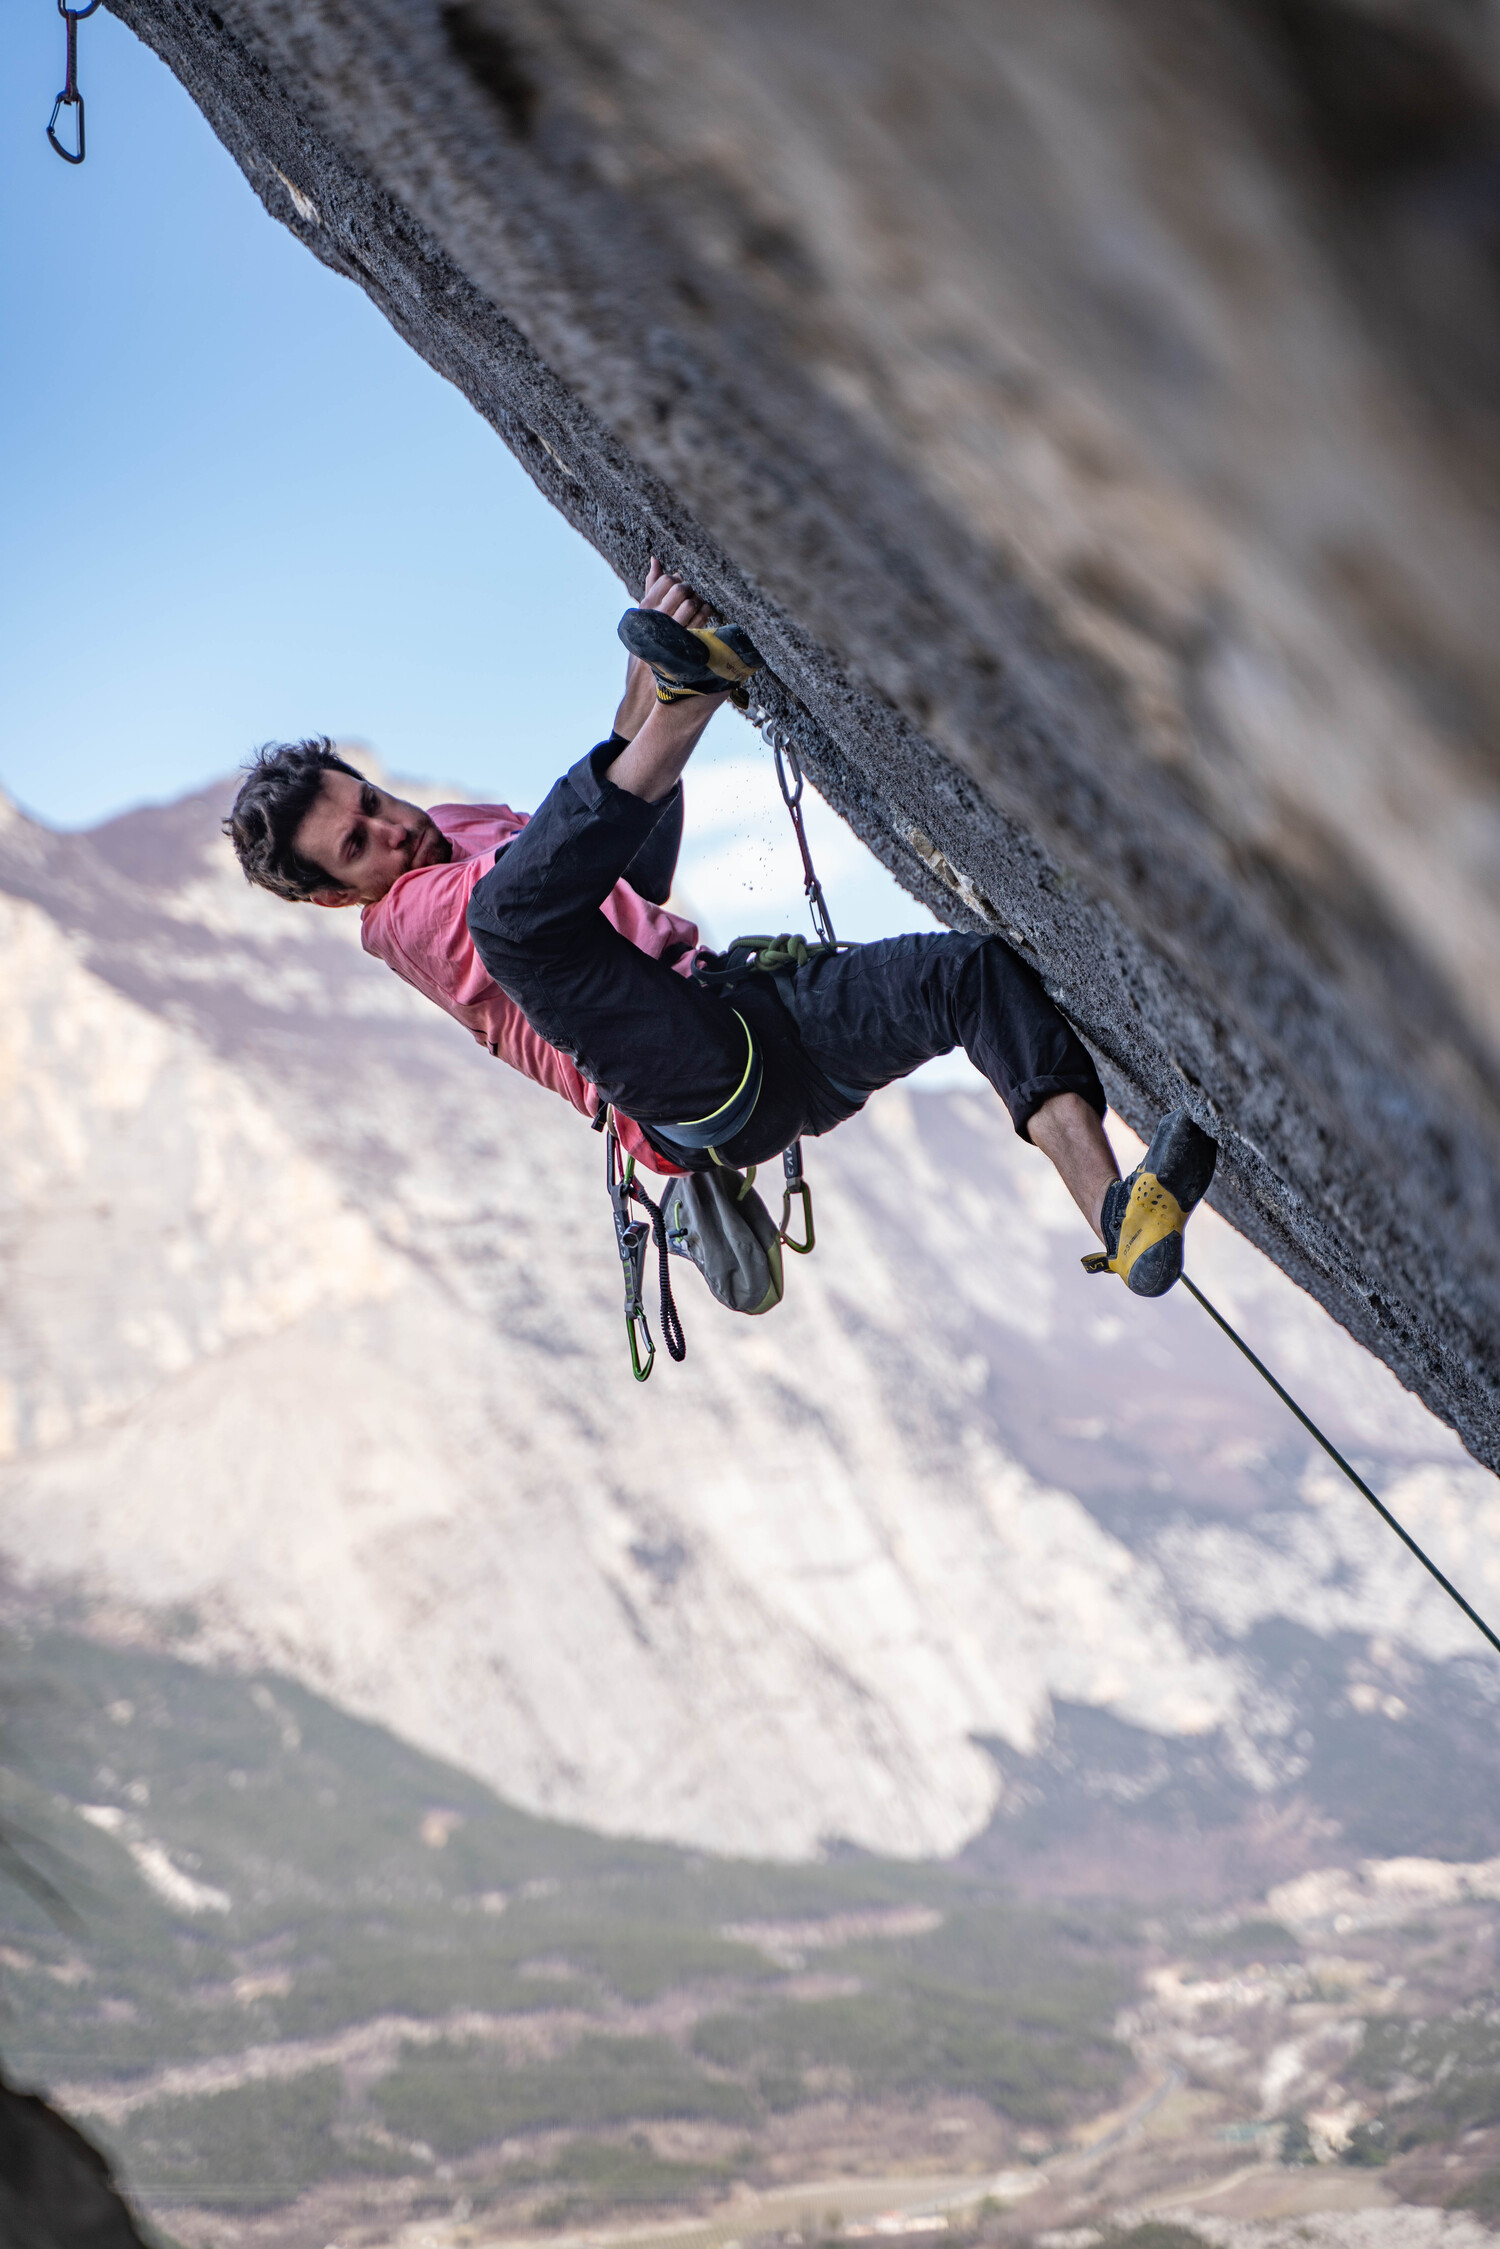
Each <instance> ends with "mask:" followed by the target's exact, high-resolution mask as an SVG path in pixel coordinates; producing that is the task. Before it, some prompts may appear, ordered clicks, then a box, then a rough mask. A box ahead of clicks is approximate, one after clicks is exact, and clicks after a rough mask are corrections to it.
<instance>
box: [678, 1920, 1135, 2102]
mask: <svg viewBox="0 0 1500 2249" xmlns="http://www.w3.org/2000/svg"><path fill="white" fill-rule="evenodd" d="M1044 1926H1045V1924H1044V1922H1043V1919H1042V1917H1041V1916H1040V1915H1032V1914H1030V1913H1028V1912H1026V1911H1025V1910H1023V1909H1021V1908H1018V1907H1016V1906H1012V1905H1008V1904H1006V1905H998V1904H984V1905H981V1904H968V1905H960V1906H958V1907H956V1908H955V1910H954V1911H953V1912H952V1913H951V1914H950V1915H949V1916H948V1918H947V1919H946V1920H945V1922H944V1923H943V1925H942V1927H941V1928H939V1929H937V1930H934V1931H933V1932H932V1933H931V1935H929V1936H926V1937H919V1938H915V1939H911V1940H908V1942H907V1943H906V1944H905V1945H903V1946H902V1947H900V1948H899V1950H898V1951H894V1956H893V1950H894V1948H891V1947H886V1948H884V1957H883V1958H882V1959H881V1961H880V1963H879V1966H878V1969H877V1968H876V1966H875V1964H874V1963H873V1962H872V1961H871V1960H870V1958H869V1955H870V1953H872V1952H873V1950H874V1948H873V1947H855V1946H850V1947H848V1948H847V1949H846V1950H845V1952H844V1953H843V1954H842V1955H841V1960H843V1961H845V1962H847V1963H848V1965H849V1966H851V1967H855V1966H856V1965H863V1966H866V1967H868V1968H869V1969H870V1970H871V1984H872V1988H869V1989H867V1990H864V1991H861V1992H860V1993H858V1994H857V1995H855V1996H852V1997H849V1998H837V1999H822V2000H813V2001H785V2000H783V2001H781V2002H779V2003H772V2004H770V2005H766V2006H762V2007H760V2008H754V2009H748V2008H741V2009H740V2010H738V2011H737V2012H735V2013H733V2014H716V2015H710V2016H708V2017H707V2018H705V2020H704V2021H702V2022H700V2024H699V2025H698V2028H697V2031H696V2032H695V2034H694V2038H693V2047H694V2051H695V2052H697V2053H699V2054H701V2055H702V2056H703V2058H704V2059H705V2060H706V2061H710V2062H713V2063H715V2064H716V2065H717V2066H718V2067H719V2068H721V2069H726V2070H741V2071H743V2070H747V2069H748V2070H751V2071H753V2072H754V2073H755V2078H756V2082H757V2084H758V2085H759V2087H760V2089H761V2091H762V2097H763V2098H765V2099H766V2100H767V2102H768V2105H787V2106H791V2105H795V2102H796V2100H797V2099H798V2098H800V2091H799V2088H800V2087H802V2086H803V2085H805V2084H807V2083H808V2082H809V2081H814V2082H815V2081H817V2080H819V2079H821V2080H823V2081H824V2082H826V2081H827V2080H828V2078H829V2076H830V2075H833V2076H834V2077H835V2078H836V2079H838V2080H840V2081H842V2082H843V2083H846V2084H847V2085H848V2087H849V2089H850V2090H852V2091H854V2092H856V2093H862V2094H866V2095H870V2096H880V2095H885V2094H892V2093H895V2094H909V2095H916V2094H919V2093H921V2092H924V2091H929V2090H931V2091H941V2092H944V2093H948V2094H955V2095H959V2094H964V2093H972V2094H977V2095H978V2096H979V2098H980V2099H981V2100H986V2101H988V2102H990V2104H991V2105H992V2106H993V2107H995V2108H997V2109H1001V2110H1003V2111H1004V2113H1005V2114H1006V2115H1007V2116H1011V2117H1014V2118H1015V2119H1016V2120H1017V2121H1018V2122H1021V2123H1026V2124H1040V2125H1047V2126H1052V2125H1055V2124H1057V2123H1058V2122H1059V2121H1060V2120H1061V2119H1062V2117H1063V2116H1064V2115H1065V2114H1067V2113H1068V2111H1069V2108H1070V2105H1076V2100H1077V2097H1078V2096H1079V2095H1084V2096H1088V2095H1101V2094H1103V2093H1105V2092H1106V2091H1108V2090H1109V2089H1110V2088H1112V2087H1113V2086H1115V2085H1117V2084H1118V2083H1119V2082H1120V2079H1121V2076H1122V2074H1123V2068H1124V2054H1123V2050H1122V2049H1121V2048H1120V2047H1119V2046H1118V2045H1117V2044H1116V2043H1115V2041H1114V2040H1113V2039H1112V2038H1111V2037H1110V2036H1109V2035H1108V2033H1107V2031H1106V2030H1105V2028H1104V2025H1105V2024H1106V2023H1107V2022H1108V2021H1109V2019H1110V2016H1111V2015H1112V2013H1113V2011H1114V2009H1115V2008H1116V2007H1117V2006H1118V2005H1119V2003H1120V2001H1121V1999H1122V1997H1123V1995H1124V1988H1125V1987H1124V1979H1123V1977H1122V1975H1121V1972H1120V1970H1119V1968H1118V1966H1117V1965H1116V1964H1115V1963H1113V1962H1110V1961H1105V1960H1100V1959H1097V1958H1089V1957H1088V1956H1087V1955H1085V1956H1084V1957H1082V1958H1080V1957H1078V1956H1077V1955H1076V1954H1075V1953H1074V1952H1073V1951H1072V1950H1071V1949H1070V1950H1064V1949H1063V1948H1061V1947H1058V1946H1057V1945H1056V1943H1055V1941H1054V1943H1053V1944H1052V1945H1051V1946H1048V1945H1046V1944H1045V1942H1041V1943H1040V1945H1039V1944H1038V1940H1040V1939H1041V1937H1042V1929H1043V1927H1044ZM1034 1948H1036V1949H1034ZM877 1975H878V1983H877V1982H876V1981H875V1978H876V1976H877ZM778 2096H779V2101H778Z"/></svg>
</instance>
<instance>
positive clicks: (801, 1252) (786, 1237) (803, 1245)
mask: <svg viewBox="0 0 1500 2249" xmlns="http://www.w3.org/2000/svg"><path fill="white" fill-rule="evenodd" d="M794 1195H795V1196H797V1197H798V1198H799V1199H800V1201H801V1204H802V1231H803V1239H802V1240H801V1241H800V1242H794V1241H793V1240H792V1237H791V1235H790V1234H789V1233H788V1232H787V1230H786V1229H787V1221H788V1220H789V1219H790V1217H791V1215H792V1197H793V1196H794ZM780 1233H781V1239H782V1241H783V1242H784V1244H785V1245H786V1247H787V1248H788V1249H789V1250H790V1251H791V1252H792V1254H793V1256H794V1257H810V1256H811V1254H812V1252H813V1250H814V1249H815V1248H816V1247H817V1240H818V1237H817V1235H816V1234H815V1233H814V1231H813V1209H812V1189H811V1188H810V1187H809V1186H808V1184H807V1181H806V1180H805V1179H799V1180H798V1181H797V1183H796V1185H795V1186H790V1187H788V1188H787V1190H786V1193H785V1194H784V1195H783V1196H782V1198H781V1226H780Z"/></svg>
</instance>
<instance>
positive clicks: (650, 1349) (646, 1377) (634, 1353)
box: [625, 1311, 656, 1382]
mask: <svg viewBox="0 0 1500 2249" xmlns="http://www.w3.org/2000/svg"><path fill="white" fill-rule="evenodd" d="M637 1322H639V1325H640V1330H641V1333H642V1335H643V1336H644V1337H645V1338H646V1363H645V1365H644V1366H642V1365H641V1354H640V1350H639V1347H638V1346H637V1344H636V1340H635V1331H636V1325H637ZM625 1334H626V1337H627V1339H628V1341H629V1344H630V1371H631V1373H632V1374H633V1375H634V1376H635V1379H636V1381H637V1382H649V1381H650V1379H651V1369H652V1368H653V1367H654V1366H655V1364H656V1345H655V1344H654V1343H653V1342H652V1340H651V1330H650V1329H649V1328H648V1327H647V1325H646V1315H645V1313H644V1312H643V1311H637V1312H636V1313H635V1314H634V1315H633V1316H632V1315H631V1314H630V1313H629V1312H627V1313H626V1315H625Z"/></svg>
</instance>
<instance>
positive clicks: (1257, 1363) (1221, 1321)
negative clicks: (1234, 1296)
mask: <svg viewBox="0 0 1500 2249" xmlns="http://www.w3.org/2000/svg"><path fill="white" fill-rule="evenodd" d="M1182 1285H1183V1287H1184V1288H1185V1289H1186V1290H1187V1292H1188V1294H1189V1295H1190V1296H1191V1297H1193V1298H1194V1299H1195V1300H1196V1301H1197V1302H1198V1303H1199V1304H1201V1305H1202V1307H1203V1309H1204V1311H1205V1312H1206V1313H1207V1314H1208V1316H1209V1318H1210V1319H1211V1320H1212V1321H1213V1322H1214V1325H1215V1326H1216V1327H1220V1328H1222V1329H1223V1331H1224V1333H1225V1334H1226V1335H1227V1336H1228V1338H1229V1340H1230V1342H1231V1343H1232V1344H1233V1345H1234V1347H1235V1349H1236V1350H1237V1351H1242V1352H1243V1353H1244V1355H1245V1357H1246V1358H1247V1359H1248V1360H1249V1361H1250V1364H1251V1366H1253V1367H1254V1369H1255V1371H1256V1373H1257V1374H1259V1375H1262V1376H1264V1378H1265V1380H1266V1381H1267V1382H1268V1383H1269V1384H1270V1386H1271V1388H1272V1389H1273V1390H1274V1391H1275V1393H1276V1395H1277V1397H1278V1398H1279V1399H1280V1400H1281V1402H1282V1404H1283V1405H1284V1406H1286V1407H1287V1408H1288V1410H1289V1411H1290V1412H1292V1413H1294V1414H1295V1415H1296V1417H1297V1419H1298V1420H1299V1421H1300V1422H1301V1424H1302V1426H1303V1428H1304V1429H1305V1430H1306V1431H1307V1433H1308V1435H1309V1436H1310V1437H1311V1438H1313V1439H1314V1440H1315V1442H1316V1443H1318V1444H1320V1445H1321V1446H1322V1448H1323V1450H1324V1452H1326V1453H1327V1455H1328V1457H1329V1459H1330V1460H1331V1461H1333V1462H1334V1464H1335V1465H1336V1466H1337V1467H1339V1468H1342V1470H1343V1471H1344V1474H1345V1475H1346V1476H1347V1477H1348V1479H1349V1481H1350V1483H1351V1484H1352V1485H1353V1486H1354V1488H1355V1490H1356V1491H1357V1492H1361V1493H1362V1494H1363V1495H1364V1497H1365V1498H1366V1499H1367V1500H1368V1501H1369V1502H1370V1505H1371V1506H1372V1507H1373V1508H1374V1510H1375V1512H1376V1514H1377V1515H1378V1516H1379V1517H1380V1519H1381V1521H1382V1522H1383V1523H1387V1524H1388V1525H1389V1526H1390V1528H1391V1529H1392V1530H1393V1531H1394V1532H1395V1534H1396V1536H1397V1538H1399V1539H1400V1541H1401V1543H1402V1545H1403V1546H1404V1547H1406V1548H1407V1549H1408V1551H1409V1552H1410V1553H1412V1554H1415V1556H1416V1558H1417V1560H1418V1561H1419V1562H1420V1563H1421V1565H1422V1567H1423V1569H1424V1570H1426V1571H1427V1572H1428V1574H1429V1575H1430V1576H1432V1577H1434V1578H1436V1579H1437V1582H1438V1584H1439V1585H1440V1586H1441V1587H1442V1589H1443V1591H1444V1592H1445V1593H1446V1594H1447V1596H1448V1598H1449V1600H1450V1601H1454V1602H1456V1603H1457V1604H1458V1606H1459V1608H1461V1609H1462V1610H1463V1612H1464V1615H1465V1616H1466V1617H1467V1618H1468V1620H1469V1622H1470V1623H1471V1624H1472V1625H1473V1626H1474V1627H1475V1628H1476V1630H1478V1631H1480V1632H1482V1633H1483V1634H1484V1637H1485V1638H1486V1640H1488V1642H1489V1644H1490V1646H1491V1647H1492V1648H1493V1649H1494V1650H1495V1653H1496V1654H1497V1655H1500V1639H1497V1638H1496V1636H1495V1634H1494V1633H1493V1632H1492V1631H1491V1630H1490V1628H1489V1626H1488V1625H1487V1624H1486V1623H1485V1621H1484V1618H1483V1617H1482V1616H1481V1615H1480V1614H1479V1612H1478V1610H1477V1609H1472V1608H1470V1606H1469V1604H1468V1602H1467V1601H1466V1600H1465V1599H1464V1597H1463V1595H1462V1594H1461V1593H1460V1592H1459V1590H1458V1587H1457V1586H1456V1585H1454V1584H1453V1583H1452V1582H1451V1581H1450V1580H1449V1579H1448V1578H1446V1577H1444V1575H1443V1573H1442V1571H1441V1570H1440V1569H1439V1568H1438V1566H1437V1564H1436V1562H1434V1561H1433V1559H1432V1557H1431V1555H1429V1554H1424V1553H1423V1551H1422V1549H1421V1547H1420V1546H1419V1545H1418V1544H1417V1542H1416V1540H1415V1539H1414V1538H1413V1537H1412V1535H1411V1533H1410V1531H1408V1530H1406V1529H1405V1528H1404V1527H1403V1526H1402V1525H1401V1524H1400V1523H1398V1522H1397V1520H1396V1518H1395V1516H1394V1515H1393V1514H1392V1513H1391V1511H1390V1509H1389V1508H1388V1507H1387V1506H1386V1505H1385V1503H1384V1502H1383V1501H1382V1500H1379V1499H1377V1498H1376V1496H1375V1494H1374V1493H1373V1492H1372V1491H1371V1489H1370V1487H1369V1485H1368V1484H1367V1483H1366V1482H1365V1480H1364V1478H1363V1477H1362V1476H1357V1475H1356V1474H1355V1472H1354V1470H1353V1469H1352V1468H1351V1467H1350V1465H1349V1463H1348V1461H1347V1460H1345V1458H1344V1456H1343V1454H1342V1453H1341V1452H1340V1451H1339V1449H1338V1447H1337V1446H1336V1445H1334V1444H1332V1443H1330V1441H1329V1440H1328V1438H1327V1437H1325V1436H1324V1434H1323V1432H1322V1430H1321V1429H1320V1428H1319V1427H1318V1425H1317V1423H1316V1422H1315V1421H1314V1420H1313V1419H1312V1417H1311V1415H1309V1414H1305V1413H1304V1412H1303V1411H1302V1408H1301V1407H1300V1406H1299V1405H1298V1403H1297V1401H1296V1399H1295V1398H1294V1397H1292V1395H1291V1393H1290V1392H1289V1391H1287V1390H1284V1389H1283V1388H1282V1386H1281V1384H1280V1383H1279V1382H1278V1381H1277V1379H1276V1377H1275V1375H1274V1374H1272V1372H1271V1370H1270V1368H1269V1367H1268V1366H1267V1365H1266V1364H1265V1363H1264V1361H1263V1360H1260V1359H1258V1358H1257V1357H1256V1356H1255V1353H1254V1352H1253V1351H1252V1350H1251V1348H1250V1346H1249V1344H1248V1343H1247V1342H1246V1341H1245V1339H1244V1337H1243V1336H1242V1335H1239V1334H1237V1333H1236V1332H1235V1330H1234V1329H1233V1328H1232V1327H1231V1326H1230V1324H1229V1322H1228V1321H1227V1320H1226V1319H1225V1317H1224V1315H1223V1313H1222V1312H1220V1311H1219V1310H1217V1309H1216V1307H1215V1306H1214V1305H1212V1304H1210V1303H1209V1301H1208V1298H1207V1297H1206V1296H1205V1295H1204V1293H1203V1291H1202V1289H1201V1288H1199V1287H1197V1285H1196V1284H1195V1283H1194V1282H1192V1281H1190V1280H1189V1279H1188V1276H1187V1274H1186V1273H1184V1274H1183V1275H1182Z"/></svg>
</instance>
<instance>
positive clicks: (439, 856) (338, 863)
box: [293, 772, 453, 906]
mask: <svg viewBox="0 0 1500 2249" xmlns="http://www.w3.org/2000/svg"><path fill="white" fill-rule="evenodd" d="M293 848H294V849H295V851H296V853H297V855H298V857H299V858H301V859H309V860H311V862H312V864H313V865H314V866H315V867H321V868H322V870H323V872H324V874H326V875H327V876H328V877H329V878H330V881H329V887H328V889H327V890H318V891H315V892H314V893H313V903H314V905H317V906H373V905H374V904H375V903H376V901H377V900H378V899H381V898H383V897H384V896H385V894H386V892H387V891H388V890H389V889H390V887H391V884H392V883H393V882H394V881H395V880H396V878H397V876H398V875H406V874H410V873H411V871H412V869H413V868H414V867H436V866H441V865H443V864H444V863H445V862H446V861H448V860H449V859H451V858H452V857H453V846H452V844H451V843H450V842H449V841H448V838H447V837H446V836H445V835H444V834H443V831H442V829H441V828H440V827H438V825H437V823H436V822H435V821H434V820H431V819H429V818H428V816H427V814H426V813H425V812H424V811H423V810H422V808H421V806H420V805H418V804H408V803H406V801H405V800H404V798H402V797H393V796H391V795H390V794H389V793H388V792H387V791H386V790H384V789H381V788H377V786H376V784H375V783H374V782H373V781H364V780H361V779H360V777H359V775H358V774H355V773H334V772H325V773H324V775H323V780H322V786H321V787H320V789H319V791H318V794H317V797H316V798H315V799H314V801H313V803H312V804H311V805H309V807H308V809H307V811H306V812H304V814H303V815H302V818H301V820H300V821H299V822H298V824H297V833H296V836H295V838H294V842H293ZM335 884H337V885H339V886H340V887H338V888H335V887H334V885H335Z"/></svg>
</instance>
